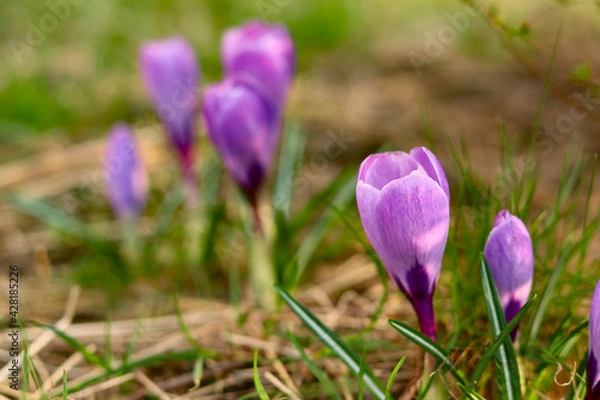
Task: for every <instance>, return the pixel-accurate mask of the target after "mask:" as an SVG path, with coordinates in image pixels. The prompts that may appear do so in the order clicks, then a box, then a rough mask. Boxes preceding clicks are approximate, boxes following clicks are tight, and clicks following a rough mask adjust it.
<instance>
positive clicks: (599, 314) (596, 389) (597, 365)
mask: <svg viewBox="0 0 600 400" xmlns="http://www.w3.org/2000/svg"><path fill="white" fill-rule="evenodd" d="M588 329H589V344H590V345H589V346H590V347H589V350H588V361H587V379H586V380H587V394H586V396H585V398H586V400H598V399H600V282H598V283H597V284H596V290H594V295H593V297H592V304H591V305H590V319H589V326H588Z"/></svg>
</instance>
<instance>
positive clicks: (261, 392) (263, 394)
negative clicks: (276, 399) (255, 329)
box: [252, 349, 270, 400]
mask: <svg viewBox="0 0 600 400" xmlns="http://www.w3.org/2000/svg"><path fill="white" fill-rule="evenodd" d="M252 371H253V372H252V373H253V375H254V386H256V392H257V393H258V397H259V398H260V400H269V399H270V397H269V395H268V394H267V391H266V390H265V387H264V386H263V384H262V382H261V381H260V376H259V375H258V349H254V364H253V366H252Z"/></svg>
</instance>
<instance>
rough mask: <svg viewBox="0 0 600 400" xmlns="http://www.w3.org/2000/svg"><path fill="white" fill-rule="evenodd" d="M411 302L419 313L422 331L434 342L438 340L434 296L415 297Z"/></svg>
mask: <svg viewBox="0 0 600 400" xmlns="http://www.w3.org/2000/svg"><path fill="white" fill-rule="evenodd" d="M411 302H412V305H413V308H414V309H415V312H416V313H417V318H418V319H419V328H420V329H421V332H422V333H423V334H424V335H426V336H428V337H429V338H430V339H431V340H433V341H434V342H437V337H436V327H435V313H434V311H433V299H432V297H427V298H419V299H413V300H412V301H411Z"/></svg>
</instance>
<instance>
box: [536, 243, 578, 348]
mask: <svg viewBox="0 0 600 400" xmlns="http://www.w3.org/2000/svg"><path fill="white" fill-rule="evenodd" d="M573 251H574V249H573V245H572V244H571V242H570V241H568V242H567V243H566V244H565V245H564V247H563V250H562V252H561V254H560V257H559V259H558V261H557V263H556V266H555V267H554V269H553V270H552V274H551V275H550V278H549V279H548V283H547V284H546V287H545V289H544V293H543V294H542V298H541V300H540V305H539V306H538V308H537V310H536V311H535V314H534V316H533V322H532V323H531V330H530V332H529V338H528V344H531V343H532V342H533V341H534V340H537V337H538V335H539V332H540V328H541V327H542V321H543V319H544V315H545V313H546V309H547V308H548V305H550V301H551V300H552V292H553V291H554V287H555V286H556V284H557V283H558V278H559V277H560V275H561V273H562V272H563V270H564V268H565V266H566V265H567V261H568V260H569V258H570V257H571V253H572V252H573Z"/></svg>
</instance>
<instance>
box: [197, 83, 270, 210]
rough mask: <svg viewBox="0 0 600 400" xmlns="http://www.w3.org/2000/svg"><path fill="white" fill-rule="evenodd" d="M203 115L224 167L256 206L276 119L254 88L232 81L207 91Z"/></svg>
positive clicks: (268, 158)
mask: <svg viewBox="0 0 600 400" xmlns="http://www.w3.org/2000/svg"><path fill="white" fill-rule="evenodd" d="M203 114H204V120H205V123H206V129H207V133H208V136H209V138H210V140H211V141H212V142H213V144H214V145H215V147H216V148H217V151H218V152H219V154H220V156H221V159H222V160H223V163H224V164H225V167H226V168H227V170H228V171H229V173H230V174H231V175H232V176H233V178H234V179H235V180H236V182H237V183H238V185H239V186H240V187H241V188H242V190H243V191H244V193H245V194H246V196H247V197H248V200H249V201H250V203H251V204H252V205H253V206H256V195H257V190H258V187H259V186H260V184H261V183H262V182H263V180H264V178H265V176H266V174H267V171H268V170H269V166H270V164H271V161H272V159H273V154H274V152H275V148H276V146H277V141H278V135H277V116H276V115H275V114H274V113H273V111H272V109H271V108H270V107H269V106H268V104H267V102H266V101H265V99H264V98H263V97H262V96H260V95H259V94H258V93H256V92H255V91H254V89H253V88H251V87H250V86H248V85H246V84H245V83H244V82H240V81H238V80H234V79H226V80H224V81H223V82H221V83H218V84H215V85H211V86H209V87H208V88H207V89H206V91H205V92H204V105H203Z"/></svg>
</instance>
